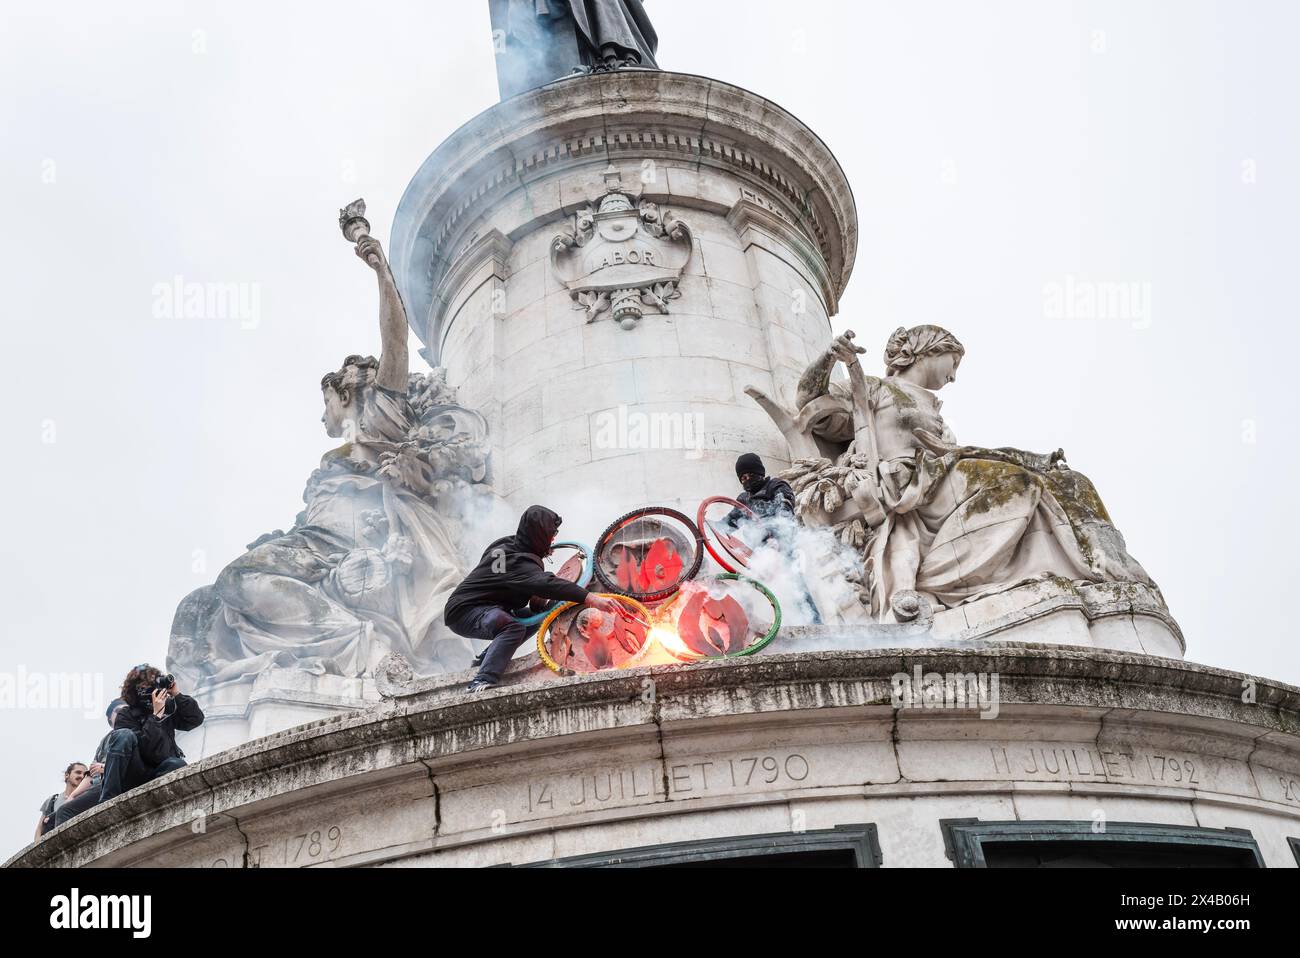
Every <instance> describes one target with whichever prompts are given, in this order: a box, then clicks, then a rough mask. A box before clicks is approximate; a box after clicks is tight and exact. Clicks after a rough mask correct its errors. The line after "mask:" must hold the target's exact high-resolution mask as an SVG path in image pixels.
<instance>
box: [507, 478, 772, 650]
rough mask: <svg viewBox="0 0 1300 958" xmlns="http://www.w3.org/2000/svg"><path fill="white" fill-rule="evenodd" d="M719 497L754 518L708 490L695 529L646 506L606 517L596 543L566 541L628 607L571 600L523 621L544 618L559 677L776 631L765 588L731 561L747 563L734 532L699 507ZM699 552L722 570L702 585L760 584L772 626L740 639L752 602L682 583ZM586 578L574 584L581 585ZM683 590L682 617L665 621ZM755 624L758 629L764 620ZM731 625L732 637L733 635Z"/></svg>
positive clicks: (727, 646)
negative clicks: (615, 612)
mask: <svg viewBox="0 0 1300 958" xmlns="http://www.w3.org/2000/svg"><path fill="white" fill-rule="evenodd" d="M716 504H727V505H730V506H732V507H733V508H738V509H740V510H742V511H743V512H745V513H748V514H749V515H750V516H751V517H752V516H753V513H752V511H750V510H749V509H748V508H746V507H745V506H744V505H743V504H742V503H740V502H737V501H736V500H734V499H728V498H726V497H722V496H715V497H713V498H711V499H707V500H705V501H704V502H703V503H702V504H701V505H700V509H699V513H698V518H699V520H700V525H698V526H697V525H696V524H695V523H693V522H691V520H690V519H689V518H688V517H686V516H685V515H683V514H682V513H680V512H677V511H675V510H673V509H667V508H663V507H647V508H644V509H637V510H635V511H633V512H630V513H628V514H627V515H625V516H622V517H620V518H619V519H617V520H616V521H615V522H613V523H612V524H611V525H610V526H609V528H607V529H606V530H605V531H604V533H602V534H601V536H600V538H599V539H598V540H597V541H596V547H595V549H594V550H590V551H587V550H584V549H583V548H582V547H580V546H577V545H576V544H573V543H566V544H565V546H566V547H568V548H575V549H578V550H579V551H580V552H582V553H583V555H584V558H585V559H586V564H585V566H584V570H583V571H584V577H585V581H590V579H591V578H592V576H593V572H594V577H595V579H596V580H598V581H599V582H600V583H601V584H602V585H603V586H604V587H605V588H606V589H607V590H608V592H607V593H606V594H607V595H608V596H609V597H610V598H614V599H617V600H618V601H620V602H622V603H623V604H624V605H625V606H626V607H628V608H629V609H630V610H631V611H632V613H633V614H632V615H629V616H627V617H614V618H613V619H611V618H610V617H608V616H602V615H600V614H598V613H591V614H586V615H584V610H583V609H582V608H580V607H579V606H578V605H577V604H576V603H571V602H570V603H564V604H561V605H555V606H552V607H551V608H550V609H548V610H547V611H546V612H545V613H543V614H542V615H540V616H537V617H533V618H532V619H528V620H521V621H523V622H524V623H525V624H529V625H531V624H532V623H533V622H535V621H538V620H540V621H541V626H540V628H539V629H538V632H537V652H538V655H539V657H540V658H541V660H542V662H543V663H544V664H545V665H546V667H547V668H549V669H550V670H551V671H553V672H557V673H559V674H561V675H573V674H577V673H579V672H594V671H602V670H603V669H606V668H619V669H621V668H633V667H636V666H638V665H646V664H656V663H655V662H653V661H651V660H652V658H653V656H655V655H656V654H658V653H664V654H665V655H666V656H667V658H666V659H663V660H661V662H664V661H666V662H691V661H705V660H712V659H726V658H736V657H739V656H745V655H753V654H754V653H756V652H758V651H759V650H761V649H763V648H764V647H766V646H767V645H768V644H769V643H770V642H772V640H773V639H775V638H776V635H777V633H778V632H779V631H780V629H781V605H780V603H779V602H778V601H777V598H776V596H775V595H773V594H772V591H771V590H770V589H768V588H767V586H765V585H763V584H762V583H761V582H759V581H757V580H756V579H752V578H749V577H748V576H745V575H742V574H740V573H739V572H738V571H737V569H736V568H734V567H733V565H732V563H736V564H737V565H739V566H740V567H742V568H743V567H744V565H745V560H746V559H747V558H748V549H747V547H745V545H744V543H742V542H740V540H739V539H734V538H733V537H730V536H727V535H726V534H725V533H721V532H719V531H718V530H717V529H715V528H713V526H712V525H711V524H710V523H708V522H707V519H706V516H705V513H706V511H707V510H708V508H709V506H712V505H716ZM701 528H708V529H709V530H710V531H711V532H712V533H713V535H714V536H715V537H717V538H718V548H717V549H715V548H714V546H713V544H712V543H711V542H709V541H708V539H707V538H706V537H705V536H704V535H703V534H702V533H701V531H700V530H701ZM556 548H560V546H557V547H556ZM706 550H707V551H708V553H709V554H710V555H711V556H713V558H714V559H715V560H716V561H717V562H718V564H719V565H720V566H722V567H723V568H724V569H726V570H727V572H726V573H724V574H721V575H717V576H710V577H708V578H706V579H703V580H699V582H700V584H701V585H703V583H705V582H715V583H723V582H733V583H739V584H741V585H745V586H748V587H750V588H752V589H754V590H756V591H758V592H759V593H760V594H761V595H762V596H763V598H764V599H766V600H767V602H768V603H769V604H770V605H771V608H772V624H771V626H770V627H769V628H767V629H766V630H765V631H763V632H762V634H761V635H758V636H757V638H752V639H748V640H743V639H742V638H741V636H742V635H743V636H749V635H752V634H753V632H752V631H751V629H752V628H753V627H752V626H751V625H750V622H749V614H750V613H749V610H752V608H753V607H752V605H750V604H749V603H747V602H745V603H742V602H739V601H737V599H736V597H735V595H734V594H731V595H726V594H724V595H722V596H719V595H718V594H717V593H716V592H715V591H714V590H710V589H707V588H704V589H698V588H692V589H687V588H685V587H686V586H687V584H688V583H690V582H692V581H694V580H695V577H696V575H698V573H699V571H700V567H701V565H702V564H703V561H704V553H705V551H706ZM728 559H729V560H730V561H728ZM572 561H573V560H572V559H571V560H570V562H572ZM585 581H583V582H581V584H584V585H585ZM724 591H725V590H724ZM687 592H690V593H691V597H690V598H689V599H687V601H686V604H685V605H684V606H683V607H682V608H681V609H680V610H679V611H678V613H677V615H678V619H679V621H678V622H677V623H676V624H673V623H671V622H669V621H667V620H666V618H665V614H664V613H665V612H666V611H667V610H668V609H670V608H672V607H674V606H675V605H676V604H677V603H678V601H679V599H681V597H682V596H683V595H685V594H686V593H687ZM642 603H646V604H642ZM647 604H648V605H651V606H658V608H657V611H655V612H652V611H651V610H650V609H649V608H647ZM575 610H576V611H575ZM568 613H572V614H571V615H567V614H568ZM683 615H688V616H689V617H690V621H689V622H686V623H683V622H681V621H680V619H681V617H682V616H683ZM656 618H657V619H658V621H656ZM679 629H680V630H681V631H680V632H679ZM757 629H758V630H759V631H762V626H761V625H760V626H758V627H757ZM733 632H735V633H736V635H737V638H736V639H733V638H732V633H733ZM740 641H744V645H743V647H735V646H736V645H738V644H739V642H740ZM710 652H714V653H716V654H709V653H710Z"/></svg>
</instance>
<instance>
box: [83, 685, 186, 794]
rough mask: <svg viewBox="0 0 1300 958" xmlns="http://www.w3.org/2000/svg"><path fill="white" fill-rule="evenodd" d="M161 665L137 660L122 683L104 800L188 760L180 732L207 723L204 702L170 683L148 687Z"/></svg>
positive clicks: (102, 790) (110, 742)
mask: <svg viewBox="0 0 1300 958" xmlns="http://www.w3.org/2000/svg"><path fill="white" fill-rule="evenodd" d="M160 675H162V672H161V670H159V669H156V668H154V667H153V666H152V665H148V664H144V665H137V666H136V667H135V668H133V669H132V670H131V671H130V672H128V673H127V675H126V681H124V682H123V683H122V699H123V700H124V701H125V702H126V705H127V707H126V708H124V709H119V710H118V711H117V713H116V716H115V718H114V721H113V731H112V732H110V733H109V736H108V741H107V748H106V750H105V759H104V773H103V784H102V785H101V787H100V798H99V800H100V801H101V802H107V801H108V800H109V799H111V798H116V797H117V796H118V795H121V794H122V793H123V792H126V791H129V790H131V789H133V788H135V787H136V786H137V785H143V784H144V783H145V782H149V781H152V780H153V779H155V778H161V777H162V776H163V775H166V774H167V773H168V772H174V771H176V769H178V768H183V767H184V766H185V753H184V752H182V751H181V749H180V746H178V745H177V744H176V733H177V732H188V731H189V730H190V729H195V728H198V727H199V726H200V725H202V724H203V710H202V709H200V708H199V703H198V702H196V701H194V699H193V698H191V697H190V696H188V695H184V694H182V693H181V692H180V691H179V690H177V688H176V683H175V682H172V684H171V687H170V688H167V689H159V690H157V691H153V692H148V691H147V690H148V688H151V687H152V686H153V685H154V683H155V681H156V680H157V678H158V677H159V676H160Z"/></svg>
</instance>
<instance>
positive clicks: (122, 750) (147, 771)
mask: <svg viewBox="0 0 1300 958" xmlns="http://www.w3.org/2000/svg"><path fill="white" fill-rule="evenodd" d="M184 767H185V759H183V758H165V759H163V760H162V761H161V762H159V763H158V764H157V765H152V766H151V765H148V764H147V763H146V762H145V761H144V760H143V759H142V758H141V757H140V748H139V742H138V741H137V739H136V737H135V733H134V732H132V731H131V730H130V729H123V728H119V729H114V730H113V731H112V732H110V733H109V736H108V749H107V754H106V755H105V756H104V774H103V775H101V776H100V780H99V781H100V787H99V788H95V787H94V786H93V785H92V786H91V787H90V788H89V789H87V790H86V791H84V792H82V793H81V794H80V795H78V796H77V797H76V798H73V799H72V800H70V801H67V802H64V803H63V805H62V807H61V808H60V809H59V810H58V812H56V813H55V815H54V824H55V826H56V827H57V826H59V825H62V824H63V823H64V822H66V821H69V820H70V819H73V818H76V817H77V816H78V815H80V814H81V813H82V812H84V811H87V810H89V809H91V808H94V807H95V806H96V805H98V804H99V803H100V802H107V801H108V800H109V799H113V798H117V796H119V795H121V794H122V793H123V792H129V791H130V790H131V789H133V788H136V787H137V786H139V785H143V784H145V783H146V782H152V781H153V780H154V779H155V778H162V777H163V776H164V775H166V774H167V773H168V772H174V771H176V770H177V769H178V768H184Z"/></svg>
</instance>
